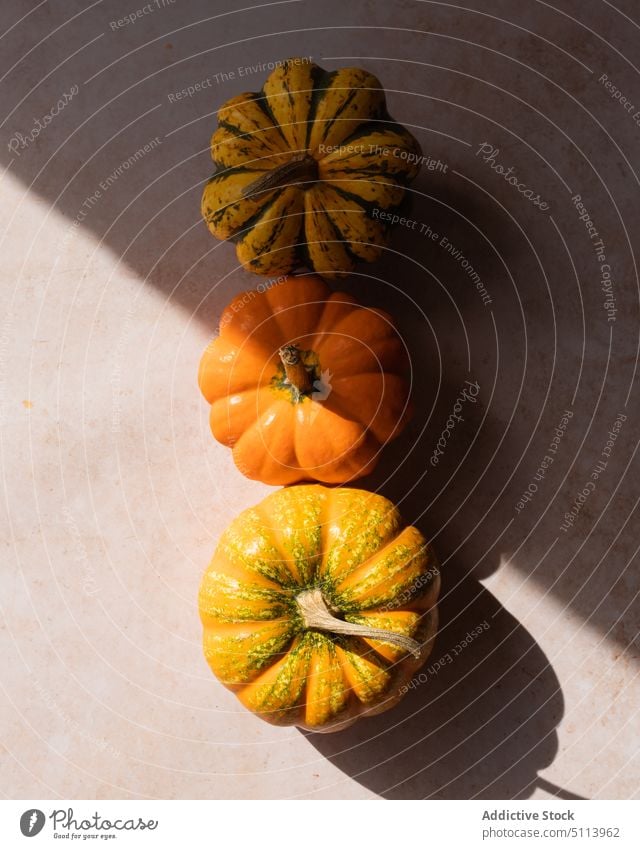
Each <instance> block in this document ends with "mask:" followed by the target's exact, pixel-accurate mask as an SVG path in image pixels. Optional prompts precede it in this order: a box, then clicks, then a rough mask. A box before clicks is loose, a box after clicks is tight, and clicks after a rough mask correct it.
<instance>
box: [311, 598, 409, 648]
mask: <svg viewBox="0 0 640 849" xmlns="http://www.w3.org/2000/svg"><path fill="white" fill-rule="evenodd" d="M296 602H297V603H298V607H299V609H300V612H301V614H302V619H303V622H304V624H305V627H306V628H316V629H317V630H319V631H329V632H330V633H332V634H345V635H347V636H352V637H365V638H367V639H370V640H382V641H383V642H385V643H391V644H392V645H394V646H398V647H399V648H401V649H404V651H406V652H408V653H410V654H412V655H413V656H414V657H416V658H419V657H420V650H421V646H420V643H418V642H417V641H416V640H412V639H411V637H405V636H404V634H396V633H395V632H394V631H385V630H384V628H370V627H369V626H368V625H359V624H358V623H356V622H345V621H344V619H337V618H336V617H335V616H334V615H333V614H332V613H331V611H330V610H329V608H328V607H327V603H326V602H325V600H324V597H323V595H322V592H321V591H320V590H319V589H314V590H305V592H303V593H300V595H299V596H297V597H296Z"/></svg>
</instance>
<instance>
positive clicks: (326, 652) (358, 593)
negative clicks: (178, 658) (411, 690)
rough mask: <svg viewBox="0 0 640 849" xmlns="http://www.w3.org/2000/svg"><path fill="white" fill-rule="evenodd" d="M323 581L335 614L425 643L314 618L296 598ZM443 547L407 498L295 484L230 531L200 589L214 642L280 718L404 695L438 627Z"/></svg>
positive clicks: (209, 652)
mask: <svg viewBox="0 0 640 849" xmlns="http://www.w3.org/2000/svg"><path fill="white" fill-rule="evenodd" d="M313 587H320V588H321V590H322V594H323V596H324V598H325V600H326V602H327V604H329V605H330V606H331V608H332V610H333V611H335V615H336V616H338V617H339V618H343V619H345V620H346V621H348V622H358V623H362V624H366V625H369V626H372V627H378V628H384V629H385V630H388V631H395V632H396V633H399V634H404V635H406V636H408V637H413V638H414V639H415V640H417V641H418V642H419V643H420V644H422V645H423V648H422V652H421V656H420V658H419V659H415V658H414V657H413V656H411V655H407V654H406V653H404V652H403V651H402V649H399V648H397V647H396V646H393V645H391V644H389V643H385V642H382V641H380V640H372V639H364V638H361V637H352V636H338V635H334V634H330V633H327V632H324V631H320V630H314V629H307V628H305V626H304V622H303V621H302V619H301V616H300V613H299V609H298V606H297V602H296V596H298V595H299V594H300V593H301V592H302V591H304V590H305V589H309V588H313ZM439 589H440V573H439V570H438V565H437V560H436V557H435V554H434V552H433V549H432V548H431V546H430V545H428V544H427V542H426V540H425V539H424V537H423V536H422V534H421V533H420V532H419V531H418V530H417V529H416V528H414V527H408V526H406V525H404V524H403V522H402V519H401V518H400V515H399V512H398V510H397V508H395V507H394V506H393V504H392V503H391V502H390V501H388V500H387V499H386V498H383V497H382V496H380V495H376V494H372V493H369V492H365V491H364V490H358V489H347V488H339V489H330V488H326V487H322V486H317V485H311V486H295V487H289V488H287V489H282V490H279V491H277V492H274V493H272V494H271V495H269V496H267V498H265V499H264V501H262V502H261V503H260V504H258V505H257V506H256V507H253V508H251V509H249V510H245V511H244V512H243V513H241V514H240V515H239V516H238V517H237V518H236V519H235V520H234V521H233V522H232V523H231V525H230V526H229V527H228V528H227V530H226V531H225V532H224V533H223V535H222V537H221V539H220V542H219V544H218V547H217V550H216V552H215V554H214V557H213V559H212V561H211V564H210V566H209V568H208V569H207V571H206V572H205V575H204V578H203V580H202V584H201V587H200V594H199V608H200V617H201V620H202V624H203V627H204V652H205V657H206V659H207V662H208V663H209V666H210V667H211V669H212V671H213V673H214V674H215V675H216V676H217V678H218V679H219V680H220V681H221V682H222V683H223V684H224V685H225V686H226V687H228V688H229V689H230V690H232V691H234V692H235V693H236V695H237V696H238V698H239V699H240V701H241V702H242V704H243V705H244V706H245V707H247V708H249V710H251V711H253V712H254V713H256V714H258V715H259V716H260V717H262V719H265V720H266V721H267V722H271V723H273V724H275V725H300V726H303V727H306V728H309V729H312V730H314V731H335V730H339V729H341V728H344V727H346V726H347V725H349V724H351V723H352V722H354V721H355V720H356V719H357V718H358V717H360V716H363V715H365V714H374V713H380V712H382V711H384V710H387V709H388V708H390V707H392V706H393V705H394V704H396V703H397V701H399V699H400V698H401V693H400V689H401V687H402V685H403V684H405V683H406V682H407V681H408V680H409V679H410V678H411V677H412V676H413V675H414V673H415V672H416V670H417V669H418V668H419V667H420V666H421V665H422V664H423V663H424V662H425V660H426V659H427V657H428V655H429V653H430V651H431V648H432V642H433V639H434V636H435V632H436V628H437V609H436V601H437V597H438V593H439Z"/></svg>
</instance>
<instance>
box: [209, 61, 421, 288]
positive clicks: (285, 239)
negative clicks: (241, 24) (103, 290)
mask: <svg viewBox="0 0 640 849" xmlns="http://www.w3.org/2000/svg"><path fill="white" fill-rule="evenodd" d="M218 124H219V126H218V129H217V130H216V132H215V133H214V134H213V136H212V139H211V155H212V158H213V161H214V163H215V164H216V166H217V171H216V173H215V175H214V176H213V177H212V178H211V179H210V180H209V181H208V183H207V184H206V186H205V189H204V192H203V196H202V214H203V216H204V218H205V221H206V222H207V225H208V227H209V229H210V230H211V232H212V233H213V235H214V236H216V238H218V239H232V240H234V241H235V242H236V250H237V254H238V259H239V261H240V263H241V264H242V265H243V266H244V267H245V268H246V269H248V270H249V271H254V272H256V273H258V274H266V275H277V274H285V273H287V272H289V271H292V270H293V269H295V268H297V267H299V266H301V265H306V266H308V267H310V268H312V269H313V270H315V271H317V272H318V273H319V274H321V275H322V276H324V277H328V278H331V277H335V276H337V275H339V274H344V273H346V272H349V271H351V270H352V269H353V268H354V266H355V264H356V262H357V261H360V260H361V261H366V262H371V261H373V260H375V259H377V258H378V257H379V256H380V254H381V252H382V250H383V247H384V246H385V245H386V244H387V241H388V236H389V225H388V220H389V219H390V218H391V215H389V214H388V213H389V212H391V211H393V210H395V209H396V208H397V207H398V206H399V205H400V203H401V202H402V199H403V197H404V194H405V187H406V186H407V185H408V183H409V182H410V181H411V180H412V179H413V178H414V177H415V176H416V173H417V171H418V169H419V167H420V161H421V151H420V146H419V145H418V142H417V141H416V139H415V138H414V137H413V136H412V135H411V134H410V133H409V132H408V131H407V130H406V129H405V128H404V127H402V126H400V125H399V124H397V123H396V122H395V121H393V120H392V119H391V118H390V117H389V114H388V113H387V111H386V104H385V96H384V91H383V89H382V86H381V84H380V82H379V81H378V79H377V78H376V77H374V76H373V74H370V73H369V72H368V71H365V70H362V69H361V68H341V69H340V70H338V71H334V72H331V73H328V72H326V71H324V70H323V69H322V68H319V67H318V66H317V65H314V64H312V63H310V62H307V61H305V60H303V59H288V60H286V61H285V62H283V63H282V64H280V65H279V66H278V67H277V68H276V69H275V70H274V71H273V73H272V74H271V75H270V76H269V77H268V79H267V81H266V82H265V84H264V87H263V88H262V91H260V92H258V93H245V94H240V95H238V96H236V97H234V98H232V99H231V100H229V101H228V102H227V103H225V104H224V106H222V107H221V109H220V110H219V112H218Z"/></svg>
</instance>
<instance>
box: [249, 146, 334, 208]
mask: <svg viewBox="0 0 640 849" xmlns="http://www.w3.org/2000/svg"><path fill="white" fill-rule="evenodd" d="M317 179H318V163H317V162H316V160H315V159H314V158H313V156H309V154H308V153H300V154H298V155H297V156H294V157H293V158H292V159H289V160H288V161H287V162H284V163H283V164H282V165H278V167H277V168H273V169H272V170H271V171H267V172H266V173H264V174H261V175H260V176H259V177H257V178H256V179H255V180H253V182H251V183H249V185H248V186H245V187H244V189H243V190H242V195H241V197H243V198H247V197H253V196H255V195H259V194H262V193H263V192H268V191H270V190H271V189H276V188H279V187H280V186H288V185H292V184H295V183H307V182H309V180H317Z"/></svg>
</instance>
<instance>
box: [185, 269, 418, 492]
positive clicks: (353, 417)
mask: <svg viewBox="0 0 640 849" xmlns="http://www.w3.org/2000/svg"><path fill="white" fill-rule="evenodd" d="M408 374H409V362H408V358H407V354H406V351H405V347H404V345H403V343H402V341H401V339H400V338H399V336H398V334H397V332H396V330H395V328H394V326H393V324H392V321H391V319H390V317H389V316H388V315H386V313H384V312H382V311H381V310H377V309H369V308H366V307H363V306H360V305H359V304H358V303H357V302H356V301H355V299H354V298H352V297H351V296H350V295H346V294H344V293H342V292H332V291H331V290H330V289H329V288H328V286H327V284H326V283H325V282H324V281H322V280H321V279H320V278H318V277H312V276H307V277H287V278H284V279H283V280H281V281H275V282H274V283H273V284H272V285H271V286H263V288H262V289H261V290H259V291H252V292H244V293H243V294H241V295H239V296H238V297H237V298H235V300H234V301H232V302H231V304H229V306H228V307H227V308H226V309H225V311H224V313H223V315H222V318H221V320H220V334H219V336H218V337H217V338H216V339H214V340H213V342H211V344H210V345H209V346H208V347H207V349H206V351H205V353H204V355H203V357H202V360H201V362H200V370H199V384H200V389H201V390H202V393H203V395H204V396H205V398H206V399H207V401H208V402H209V404H210V405H211V413H210V422H211V430H212V432H213V435H214V436H215V438H216V439H217V440H219V441H220V442H222V443H223V444H224V445H229V446H232V447H233V458H234V460H235V463H236V465H237V467H238V468H239V469H240V471H241V472H242V473H243V474H245V475H246V476H247V477H249V478H252V479H255V480H260V481H263V482H264V483H268V484H291V483H295V482H297V481H301V480H318V481H323V482H326V483H343V482H345V481H349V480H354V479H355V478H358V477H360V476H362V475H365V474H367V473H369V472H370V471H371V470H372V469H373V468H374V466H375V465H376V463H377V460H378V455H379V453H380V450H381V447H382V446H383V445H384V444H385V443H386V442H388V441H389V440H390V439H393V437H395V436H396V435H397V434H398V433H399V432H400V430H401V429H402V428H403V427H404V425H405V423H406V421H407V418H408V413H409V388H408V382H407V377H408Z"/></svg>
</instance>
